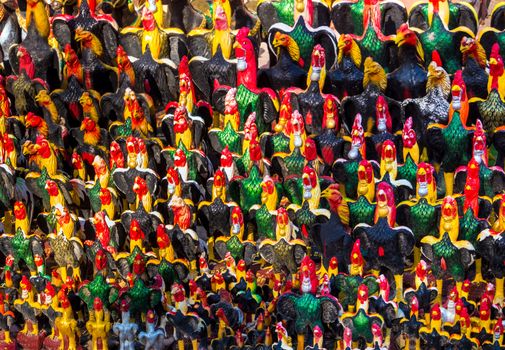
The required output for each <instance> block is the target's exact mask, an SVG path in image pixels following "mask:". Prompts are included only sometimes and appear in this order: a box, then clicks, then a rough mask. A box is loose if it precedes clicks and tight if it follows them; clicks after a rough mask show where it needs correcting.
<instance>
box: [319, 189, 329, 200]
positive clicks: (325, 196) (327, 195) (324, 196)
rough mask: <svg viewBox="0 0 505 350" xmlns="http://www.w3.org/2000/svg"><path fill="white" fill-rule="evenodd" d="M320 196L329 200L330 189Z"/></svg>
mask: <svg viewBox="0 0 505 350" xmlns="http://www.w3.org/2000/svg"><path fill="white" fill-rule="evenodd" d="M320 196H321V197H323V198H328V197H329V196H330V189H329V188H326V189H325V190H324V191H323V192H321V194H320Z"/></svg>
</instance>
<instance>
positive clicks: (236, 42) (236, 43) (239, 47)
mask: <svg viewBox="0 0 505 350" xmlns="http://www.w3.org/2000/svg"><path fill="white" fill-rule="evenodd" d="M233 48H234V49H241V48H242V45H240V43H239V42H238V41H235V42H234V43H233Z"/></svg>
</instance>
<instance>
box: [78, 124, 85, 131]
mask: <svg viewBox="0 0 505 350" xmlns="http://www.w3.org/2000/svg"><path fill="white" fill-rule="evenodd" d="M84 129H86V127H85V126H84V123H82V124H81V127H80V128H79V130H81V131H83V130H84Z"/></svg>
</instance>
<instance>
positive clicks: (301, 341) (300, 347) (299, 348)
mask: <svg viewBox="0 0 505 350" xmlns="http://www.w3.org/2000/svg"><path fill="white" fill-rule="evenodd" d="M297 339H298V344H297V345H296V350H303V349H305V336H304V335H303V334H298V335H297Z"/></svg>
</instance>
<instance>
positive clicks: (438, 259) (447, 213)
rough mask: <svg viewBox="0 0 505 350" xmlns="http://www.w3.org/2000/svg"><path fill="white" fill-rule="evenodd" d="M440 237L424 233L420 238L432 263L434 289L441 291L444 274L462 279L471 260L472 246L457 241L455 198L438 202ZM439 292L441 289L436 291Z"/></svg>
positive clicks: (457, 218) (458, 280)
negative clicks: (435, 279)
mask: <svg viewBox="0 0 505 350" xmlns="http://www.w3.org/2000/svg"><path fill="white" fill-rule="evenodd" d="M440 211H441V219H440V224H439V236H438V238H437V237H434V236H425V237H424V238H422V239H421V251H422V254H423V255H424V256H425V257H426V258H428V260H429V261H430V262H431V264H432V265H431V268H432V270H433V274H434V275H435V277H436V278H437V289H438V291H441V290H442V283H443V279H442V278H443V276H447V275H448V276H451V277H453V278H454V279H455V280H456V281H457V282H459V283H460V282H462V281H463V280H464V278H465V271H466V269H467V268H468V267H469V266H470V265H471V263H472V262H473V257H472V254H473V252H474V250H475V248H474V247H473V245H472V244H471V243H470V242H468V241H464V240H459V239H458V236H459V216H458V206H457V203H456V200H455V199H454V198H452V197H450V196H447V197H445V198H444V201H443V202H442V205H441V210H440ZM439 293H440V292H439Z"/></svg>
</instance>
